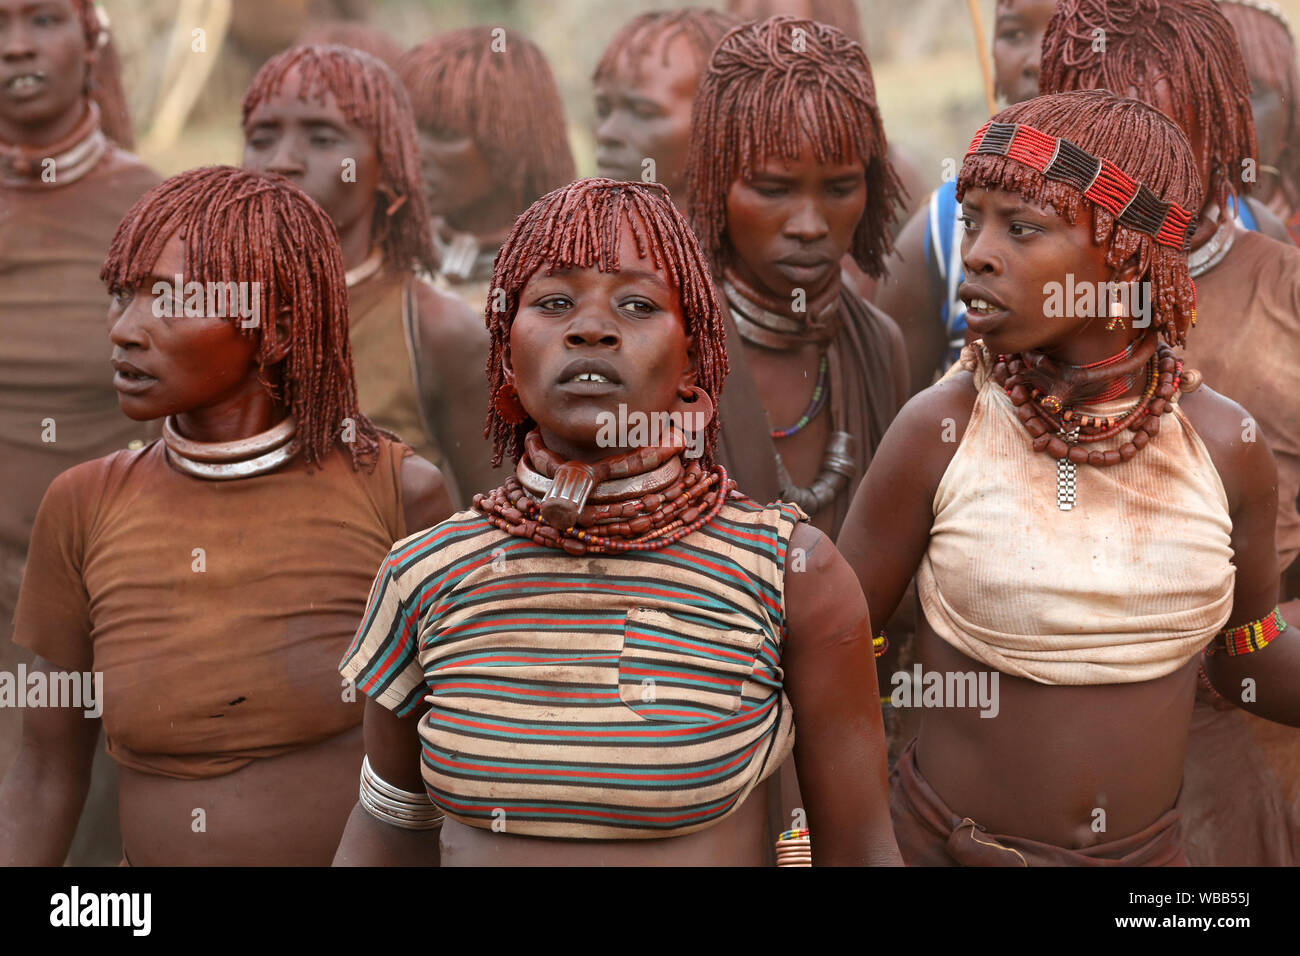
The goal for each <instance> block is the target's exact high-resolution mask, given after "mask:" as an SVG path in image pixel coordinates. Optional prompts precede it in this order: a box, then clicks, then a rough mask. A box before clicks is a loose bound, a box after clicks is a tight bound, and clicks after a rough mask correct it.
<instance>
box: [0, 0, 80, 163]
mask: <svg viewBox="0 0 1300 956" xmlns="http://www.w3.org/2000/svg"><path fill="white" fill-rule="evenodd" d="M91 58H92V57H91V54H90V52H89V51H88V50H87V49H86V35H85V34H84V33H83V32H82V29H81V18H80V17H79V16H77V11H76V9H75V8H74V7H73V4H72V0H0V141H4V142H6V143H25V142H29V141H31V140H32V139H33V137H42V138H44V137H48V135H49V131H50V130H56V132H55V133H54V135H55V136H56V137H57V136H59V135H63V134H64V133H65V132H66V131H68V130H71V129H72V128H73V127H74V126H75V125H76V123H77V121H78V120H80V119H81V114H82V100H83V98H84V91H85V87H86V70H87V68H88V64H89V62H90V60H91ZM64 127H66V130H65V129H64Z"/></svg>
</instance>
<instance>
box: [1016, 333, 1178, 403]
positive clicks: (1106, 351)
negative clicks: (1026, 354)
mask: <svg viewBox="0 0 1300 956" xmlns="http://www.w3.org/2000/svg"><path fill="white" fill-rule="evenodd" d="M1107 321H1109V320H1107V319H1100V320H1098V321H1097V322H1094V323H1092V324H1091V325H1090V326H1089V327H1088V328H1086V329H1084V331H1083V332H1082V333H1080V334H1078V335H1075V336H1073V337H1072V338H1070V340H1069V341H1067V342H1062V343H1060V344H1059V345H1056V346H1053V347H1051V348H1044V349H1043V350H1042V353H1043V354H1044V355H1046V356H1047V357H1048V358H1050V359H1051V360H1052V361H1053V362H1056V363H1058V364H1061V365H1074V366H1089V365H1093V366H1095V365H1097V364H1099V363H1102V362H1106V361H1107V360H1108V359H1117V358H1119V357H1120V356H1123V355H1124V353H1125V351H1126V350H1127V349H1128V348H1129V346H1130V345H1133V344H1134V343H1136V342H1138V341H1139V340H1140V339H1141V338H1142V337H1143V336H1144V335H1155V334H1156V333H1155V331H1154V330H1153V329H1151V328H1149V327H1148V328H1146V329H1133V328H1129V329H1127V330H1126V331H1124V332H1120V331H1118V330H1116V331H1112V332H1107V331H1106V329H1105V323H1106V322H1107ZM1125 323H1126V325H1131V323H1132V320H1131V319H1125ZM1145 387H1146V376H1145V375H1143V374H1141V373H1140V372H1139V373H1138V374H1135V375H1134V376H1133V384H1132V385H1130V386H1129V387H1128V388H1127V389H1125V390H1124V391H1123V392H1121V393H1119V394H1118V395H1116V396H1115V399H1116V400H1119V399H1125V398H1134V399H1136V398H1138V397H1140V396H1141V395H1142V391H1143V389H1144V388H1145Z"/></svg>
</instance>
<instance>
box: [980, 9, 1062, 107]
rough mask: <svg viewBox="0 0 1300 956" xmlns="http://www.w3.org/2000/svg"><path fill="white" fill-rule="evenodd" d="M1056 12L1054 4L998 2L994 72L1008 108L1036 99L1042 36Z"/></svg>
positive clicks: (994, 43)
mask: <svg viewBox="0 0 1300 956" xmlns="http://www.w3.org/2000/svg"><path fill="white" fill-rule="evenodd" d="M1055 8H1056V0H998V6H997V20H996V22H995V23H994V25H993V72H994V79H995V83H996V85H997V90H998V92H999V93H1000V94H1001V95H1002V96H1004V97H1006V100H1007V103H1008V104H1012V103H1023V102H1024V101H1025V100H1031V99H1033V98H1034V97H1035V96H1037V95H1038V69H1039V65H1040V63H1041V60H1042V51H1043V35H1044V34H1045V33H1046V32H1047V24H1048V22H1049V21H1050V20H1051V19H1052V11H1053V10H1054V9H1055Z"/></svg>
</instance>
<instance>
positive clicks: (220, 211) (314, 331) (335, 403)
mask: <svg viewBox="0 0 1300 956" xmlns="http://www.w3.org/2000/svg"><path fill="white" fill-rule="evenodd" d="M176 233H179V234H180V235H181V236H182V238H183V239H184V240H185V272H184V278H185V281H186V282H187V283H188V282H190V281H195V282H200V283H205V284H206V283H208V282H250V283H257V288H258V289H260V290H261V291H260V298H261V306H260V308H261V321H259V322H258V324H257V326H256V327H254V328H249V329H243V328H240V334H244V335H248V336H250V337H252V336H255V337H257V340H258V343H259V348H258V355H259V357H260V358H262V359H263V360H265V358H266V357H267V356H268V355H269V354H270V353H271V351H272V350H273V349H274V348H275V347H276V346H277V344H278V343H279V334H278V333H279V330H278V329H277V321H280V320H282V321H284V323H285V326H286V327H287V332H288V338H289V343H290V348H289V352H288V354H287V355H286V356H285V358H284V359H283V361H282V363H281V366H280V367H281V375H280V383H279V386H278V387H277V388H273V389H272V388H270V386H269V385H268V389H269V390H270V391H271V392H272V394H273V395H274V396H275V397H276V399H277V400H279V401H281V402H283V403H284V404H285V405H286V406H288V408H289V410H290V411H291V412H292V414H293V416H294V418H295V419H296V420H297V428H298V431H297V434H298V440H299V441H300V442H302V446H303V454H304V456H305V457H306V459H307V462H308V463H309V464H312V465H319V464H320V463H321V462H322V461H324V459H325V457H326V455H328V454H329V452H330V450H331V449H332V448H333V447H334V446H335V444H336V443H339V442H342V441H343V439H344V425H345V420H347V419H350V420H351V421H352V422H353V423H355V426H356V427H355V436H354V440H352V441H350V442H348V443H347V445H348V447H349V450H350V452H351V455H352V463H353V466H354V467H359V468H364V469H366V470H367V471H369V470H370V469H372V468H374V465H375V462H376V461H377V460H378V454H379V445H378V432H377V430H376V428H375V426H374V425H373V424H372V423H371V422H370V419H368V418H367V417H366V416H364V415H362V414H361V412H360V410H359V409H358V408H357V390H356V383H355V381H354V379H353V373H352V349H351V346H350V345H349V344H348V295H347V285H346V283H345V281H344V271H343V257H342V253H341V252H340V251H339V238H338V232H337V231H336V230H335V228H334V224H333V223H332V222H331V221H330V218H329V217H328V216H327V215H325V213H324V212H323V211H322V210H321V208H320V207H319V206H317V205H316V204H315V203H314V202H312V201H311V199H310V198H309V197H308V196H307V194H306V193H304V192H303V191H302V190H300V189H298V188H297V187H296V186H294V185H293V184H292V183H290V182H289V181H288V180H286V179H284V178H283V177H281V176H263V175H261V174H258V173H253V172H249V171H248V170H244V169H236V168H234V167H231V166H207V167H204V168H202V169H193V170H190V171H189V172H185V173H181V174H180V175H179V176H173V177H172V178H171V179H167V180H164V181H163V182H162V183H160V184H159V185H157V186H155V187H154V188H153V189H151V190H149V191H148V192H147V193H145V194H144V195H143V196H142V197H140V199H139V200H138V201H137V202H136V204H135V205H134V206H132V207H131V209H130V211H128V212H127V214H126V218H125V219H123V220H122V222H121V224H120V225H119V226H118V227H117V232H116V234H115V235H114V236H113V242H112V244H111V245H110V246H109V250H108V258H107V259H105V260H104V267H103V269H102V270H101V272H100V278H101V279H103V280H104V282H105V283H107V284H108V288H109V291H110V292H112V293H117V292H123V291H132V290H135V289H138V288H139V287H140V286H141V285H142V284H143V283H144V282H145V280H146V278H147V277H148V276H149V274H150V272H151V271H152V270H153V267H154V263H156V262H157V261H158V255H159V253H160V252H161V251H162V247H163V245H164V244H166V242H167V240H168V239H170V238H171V237H172V235H174V234H176ZM231 321H235V320H234V319H232V320H231ZM241 325H242V322H241ZM349 431H350V430H349Z"/></svg>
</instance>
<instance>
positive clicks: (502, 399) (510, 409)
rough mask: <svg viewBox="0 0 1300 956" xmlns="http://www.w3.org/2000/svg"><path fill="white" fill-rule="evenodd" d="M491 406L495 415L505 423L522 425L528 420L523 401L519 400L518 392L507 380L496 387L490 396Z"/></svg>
mask: <svg viewBox="0 0 1300 956" xmlns="http://www.w3.org/2000/svg"><path fill="white" fill-rule="evenodd" d="M492 407H493V408H494V409H496V413H497V417H498V418H500V419H501V420H502V421H504V422H505V423H506V424H507V425H522V424H523V423H524V422H526V421H528V411H527V410H526V409H525V408H524V404H523V402H521V401H519V393H518V392H516V391H515V387H514V386H513V385H511V384H510V383H509V382H506V383H505V384H504V385H502V386H501V387H500V388H498V389H497V392H496V394H495V395H494V396H492Z"/></svg>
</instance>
